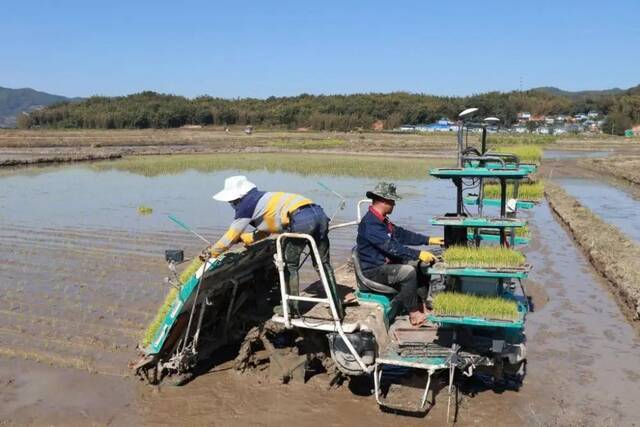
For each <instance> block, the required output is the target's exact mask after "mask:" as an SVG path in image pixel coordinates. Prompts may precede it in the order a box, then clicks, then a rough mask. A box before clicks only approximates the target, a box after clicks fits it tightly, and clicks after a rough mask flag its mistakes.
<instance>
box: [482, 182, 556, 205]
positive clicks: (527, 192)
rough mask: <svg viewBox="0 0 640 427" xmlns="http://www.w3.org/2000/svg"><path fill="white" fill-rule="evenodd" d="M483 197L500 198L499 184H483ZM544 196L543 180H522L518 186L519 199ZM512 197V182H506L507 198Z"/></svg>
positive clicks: (535, 199)
mask: <svg viewBox="0 0 640 427" xmlns="http://www.w3.org/2000/svg"><path fill="white" fill-rule="evenodd" d="M484 197H485V199H499V198H500V184H485V185H484ZM543 197H544V182H543V181H538V182H522V183H520V185H519V187H518V199H519V200H533V201H538V200H542V198H543ZM511 198H513V184H507V199H511Z"/></svg>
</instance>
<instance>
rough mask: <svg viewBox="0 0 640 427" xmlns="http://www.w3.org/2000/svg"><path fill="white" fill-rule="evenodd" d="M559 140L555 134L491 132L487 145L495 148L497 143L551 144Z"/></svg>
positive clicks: (490, 148) (491, 148)
mask: <svg viewBox="0 0 640 427" xmlns="http://www.w3.org/2000/svg"><path fill="white" fill-rule="evenodd" d="M557 140H558V137H557V136H553V135H537V134H522V135H504V134H489V135H487V147H489V150H493V149H495V146H496V145H513V144H536V145H544V144H551V143H552V142H556V141H557Z"/></svg>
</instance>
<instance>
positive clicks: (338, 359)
mask: <svg viewBox="0 0 640 427" xmlns="http://www.w3.org/2000/svg"><path fill="white" fill-rule="evenodd" d="M346 336H347V339H348V340H349V341H350V342H351V345H352V346H353V347H354V349H355V350H356V352H357V353H358V356H360V358H361V359H362V361H363V362H364V364H365V365H367V366H372V365H373V364H374V363H375V360H376V349H377V346H378V344H377V343H376V338H375V336H374V335H373V334H372V333H371V332H368V331H360V332H357V333H351V334H346ZM327 339H328V341H329V351H330V354H331V358H332V359H333V361H334V363H335V364H336V367H337V368H338V369H339V370H340V372H342V373H343V374H345V375H350V376H359V375H364V374H368V372H365V371H363V370H362V369H361V368H360V365H359V364H358V361H357V360H356V359H355V357H354V356H353V354H351V351H350V350H349V348H348V347H347V345H346V344H345V342H344V340H343V339H342V337H341V336H340V334H337V333H330V334H327Z"/></svg>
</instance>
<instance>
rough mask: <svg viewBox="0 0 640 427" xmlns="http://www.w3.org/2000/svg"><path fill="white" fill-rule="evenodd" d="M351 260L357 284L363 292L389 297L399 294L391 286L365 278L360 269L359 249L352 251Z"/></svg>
mask: <svg viewBox="0 0 640 427" xmlns="http://www.w3.org/2000/svg"><path fill="white" fill-rule="evenodd" d="M351 259H352V260H353V268H354V270H355V272H356V283H358V289H360V290H361V291H363V292H373V293H376V294H383V295H387V296H389V297H393V296H395V295H396V294H397V293H398V291H397V290H396V289H395V288H392V287H391V286H388V285H383V284H382V283H378V282H374V281H373V280H370V279H367V278H366V277H365V275H364V274H363V273H362V268H361V267H360V257H358V249H357V248H355V247H354V248H353V250H352V251H351Z"/></svg>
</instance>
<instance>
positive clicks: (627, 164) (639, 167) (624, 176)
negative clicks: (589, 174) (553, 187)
mask: <svg viewBox="0 0 640 427" xmlns="http://www.w3.org/2000/svg"><path fill="white" fill-rule="evenodd" d="M578 163H579V165H580V166H583V167H585V168H587V169H591V170H594V171H596V172H604V173H606V174H609V175H611V176H613V177H615V178H618V179H621V180H623V181H626V182H629V183H631V184H636V185H640V156H615V157H608V158H604V159H581V160H580V161H579V162H578Z"/></svg>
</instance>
